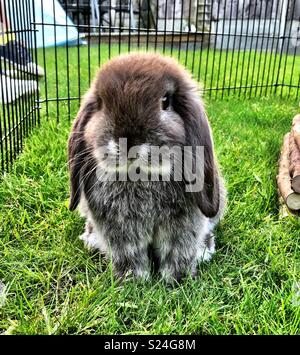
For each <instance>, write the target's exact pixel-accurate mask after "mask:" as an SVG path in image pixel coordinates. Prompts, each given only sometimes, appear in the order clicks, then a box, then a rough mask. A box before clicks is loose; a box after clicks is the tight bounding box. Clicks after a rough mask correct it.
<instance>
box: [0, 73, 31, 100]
mask: <svg viewBox="0 0 300 355" xmlns="http://www.w3.org/2000/svg"><path fill="white" fill-rule="evenodd" d="M37 90H38V85H37V82H36V81H34V80H16V79H12V78H10V77H8V76H6V75H5V74H3V73H0V103H1V104H10V103H11V102H13V101H15V100H17V99H18V98H19V97H21V96H23V95H25V94H28V95H30V94H33V93H34V92H36V91H37Z"/></svg>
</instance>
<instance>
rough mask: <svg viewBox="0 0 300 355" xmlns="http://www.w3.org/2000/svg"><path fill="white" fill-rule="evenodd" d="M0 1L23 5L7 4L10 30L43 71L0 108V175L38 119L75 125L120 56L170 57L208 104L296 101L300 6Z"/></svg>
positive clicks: (245, 1) (223, 0)
mask: <svg viewBox="0 0 300 355" xmlns="http://www.w3.org/2000/svg"><path fill="white" fill-rule="evenodd" d="M1 1H2V2H3V3H4V4H5V3H6V4H7V3H8V2H10V3H19V5H18V6H16V7H15V8H14V11H11V10H9V8H11V7H9V6H7V5H6V10H5V11H6V15H7V17H8V18H9V19H10V22H13V23H15V25H14V26H13V27H12V28H13V30H12V31H11V32H13V33H14V34H15V35H16V36H17V37H18V38H19V40H22V41H23V42H24V43H27V46H28V47H29V48H31V52H32V56H33V61H34V62H35V63H37V64H38V65H40V66H41V67H43V69H44V78H43V79H42V80H40V81H39V88H40V92H39V95H38V93H37V92H34V93H33V95H27V94H26V95H23V96H22V97H21V98H19V99H18V100H16V101H14V102H13V103H11V104H2V107H1V111H2V112H1V121H0V122H1V127H0V130H1V168H2V171H6V170H8V168H9V165H10V163H11V162H12V160H13V158H14V157H15V156H16V154H17V153H18V152H19V150H20V147H21V146H22V142H23V137H24V136H26V135H27V134H28V132H29V131H30V130H31V128H32V127H33V126H34V125H35V124H36V123H38V122H39V116H41V119H42V118H43V117H49V118H54V119H56V120H57V121H59V120H63V119H71V118H73V117H74V116H75V114H76V111H77V109H78V105H79V101H80V98H81V96H82V95H83V93H84V92H85V91H86V90H87V88H88V87H89V85H90V83H91V81H92V79H93V77H94V74H95V72H96V70H97V68H98V67H99V66H101V64H103V63H104V62H106V61H107V60H108V59H109V58H111V57H113V56H115V55H118V54H120V53H127V52H131V51H136V50H140V51H158V52H161V53H163V54H165V55H171V56H173V57H175V58H177V59H178V60H179V61H180V62H181V63H182V64H183V65H185V66H186V67H187V68H188V69H189V70H190V71H191V73H192V74H193V76H194V78H195V79H196V80H198V81H199V82H200V83H201V84H200V85H201V87H202V88H203V91H204V94H205V95H207V96H210V97H213V98H224V97H226V98H228V97H230V96H231V95H235V96H238V97H240V98H241V99H245V98H247V97H260V96H267V95H277V96H282V97H286V98H289V99H291V100H295V99H297V98H299V95H300V0H176V1H175V0H60V1H58V0H47V1H46V0H26V1H23V0H12V1H8V0H0V3H1ZM20 8H23V10H22V11H20ZM9 11H10V13H8V12H9ZM25 23H26V26H24V24H25ZM3 33H4V32H3ZM5 33H7V32H5ZM8 65H9V64H8ZM0 69H1V73H2V72H3V71H4V72H5V71H6V69H5V68H3V66H2V67H1V68H0ZM9 70H10V69H9ZM1 75H2V74H1ZM22 75H23V76H22ZM27 75H28V74H26V73H25V74H20V77H19V79H20V80H27V81H28V80H29V78H28V77H27ZM34 80H36V81H37V79H36V78H35V79H34ZM11 83H12V85H14V84H13V81H12V82H11ZM12 85H11V86H12ZM2 96H3V93H2ZM2 101H3V100H2ZM38 108H39V109H38Z"/></svg>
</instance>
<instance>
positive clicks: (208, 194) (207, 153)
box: [182, 93, 220, 218]
mask: <svg viewBox="0 0 300 355" xmlns="http://www.w3.org/2000/svg"><path fill="white" fill-rule="evenodd" d="M194 95H195V94H194V93H193V94H192V96H193V97H192V98H189V99H188V100H186V105H185V112H182V114H183V116H185V117H184V122H185V131H186V145H187V146H192V147H196V146H203V147H204V176H203V178H204V179H203V180H204V181H203V189H202V190H201V191H199V192H190V194H191V195H192V198H193V199H194V200H195V201H196V203H197V204H198V206H199V208H200V210H201V211H202V213H203V214H204V215H205V216H206V217H209V218H212V217H214V216H215V215H216V214H217V213H218V211H219V204H220V191H219V176H218V169H217V166H216V162H215V158H214V147H213V140H212V135H211V130H210V126H209V123H208V120H207V118H206V114H205V111H204V108H203V106H202V103H201V101H200V99H199V98H198V97H196V95H195V96H194ZM192 159H193V169H195V165H196V162H195V159H196V158H195V154H193V158H192Z"/></svg>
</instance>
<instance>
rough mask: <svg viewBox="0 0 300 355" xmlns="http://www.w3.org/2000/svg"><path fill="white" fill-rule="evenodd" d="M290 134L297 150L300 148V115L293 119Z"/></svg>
mask: <svg viewBox="0 0 300 355" xmlns="http://www.w3.org/2000/svg"><path fill="white" fill-rule="evenodd" d="M292 133H293V136H294V139H295V141H296V143H297V145H298V148H300V115H296V116H295V117H294V118H293V124H292Z"/></svg>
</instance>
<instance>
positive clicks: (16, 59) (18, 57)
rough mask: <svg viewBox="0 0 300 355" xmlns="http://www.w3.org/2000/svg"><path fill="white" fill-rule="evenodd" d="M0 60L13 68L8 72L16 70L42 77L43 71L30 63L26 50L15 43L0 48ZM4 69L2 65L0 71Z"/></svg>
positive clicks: (29, 56) (8, 43)
mask: <svg viewBox="0 0 300 355" xmlns="http://www.w3.org/2000/svg"><path fill="white" fill-rule="evenodd" d="M0 58H1V60H2V61H5V62H6V63H9V64H10V65H12V66H13V68H10V67H9V68H7V69H8V70H9V71H11V69H16V70H18V71H22V72H24V73H28V74H30V75H37V76H39V77H42V76H44V69H43V68H41V67H40V66H39V65H37V64H35V63H34V62H33V61H32V57H31V54H30V52H29V51H28V49H27V48H25V47H23V46H22V45H21V43H19V42H17V41H10V42H7V43H6V44H5V45H4V46H0ZM4 68H5V64H2V70H4Z"/></svg>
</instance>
